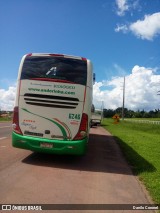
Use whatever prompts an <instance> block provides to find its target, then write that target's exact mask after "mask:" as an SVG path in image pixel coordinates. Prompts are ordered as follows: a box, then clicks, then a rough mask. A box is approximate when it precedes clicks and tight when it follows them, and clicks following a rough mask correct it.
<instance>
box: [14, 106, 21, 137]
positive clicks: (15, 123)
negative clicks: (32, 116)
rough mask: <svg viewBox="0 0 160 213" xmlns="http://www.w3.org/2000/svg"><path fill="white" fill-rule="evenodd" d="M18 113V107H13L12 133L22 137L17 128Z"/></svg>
mask: <svg viewBox="0 0 160 213" xmlns="http://www.w3.org/2000/svg"><path fill="white" fill-rule="evenodd" d="M18 112H19V110H18V107H14V113H13V124H12V128H13V131H14V132H16V133H17V134H21V135H22V131H21V129H20V127H19V113H18Z"/></svg>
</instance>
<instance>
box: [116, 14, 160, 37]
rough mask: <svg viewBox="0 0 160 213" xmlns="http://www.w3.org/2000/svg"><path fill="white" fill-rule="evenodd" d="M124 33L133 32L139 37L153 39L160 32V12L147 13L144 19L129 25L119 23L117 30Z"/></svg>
mask: <svg viewBox="0 0 160 213" xmlns="http://www.w3.org/2000/svg"><path fill="white" fill-rule="evenodd" d="M120 31H122V32H123V33H127V32H129V31H130V32H132V33H133V34H134V35H135V36H136V37H137V38H141V39H146V40H150V41H151V40H153V38H154V37H155V36H157V35H158V34H160V12H158V13H154V14H152V15H145V17H144V19H143V20H138V21H136V22H134V23H131V24H129V25H126V24H121V25H119V24H117V27H116V28H115V32H120Z"/></svg>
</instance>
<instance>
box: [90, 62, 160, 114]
mask: <svg viewBox="0 0 160 213" xmlns="http://www.w3.org/2000/svg"><path fill="white" fill-rule="evenodd" d="M125 79H126V80H125V82H126V84H125V88H126V89H125V107H127V108H128V109H132V110H138V109H140V110H141V109H145V110H153V109H158V108H160V107H159V103H160V100H159V96H157V92H158V91H159V90H160V88H158V84H159V81H160V75H156V74H155V71H154V69H151V68H145V67H140V66H138V65H136V66H134V67H133V69H132V73H131V74H130V75H127V76H126V77H125ZM123 81H124V79H123V77H114V78H113V79H111V80H110V81H103V82H97V83H96V84H95V85H94V90H93V94H94V95H93V97H94V105H95V106H96V108H100V107H99V106H100V105H101V103H102V101H103V102H104V107H105V108H107V109H116V108H118V107H122V99H123ZM110 86H112V89H111V90H110V89H109V88H110ZM104 88H105V89H104Z"/></svg>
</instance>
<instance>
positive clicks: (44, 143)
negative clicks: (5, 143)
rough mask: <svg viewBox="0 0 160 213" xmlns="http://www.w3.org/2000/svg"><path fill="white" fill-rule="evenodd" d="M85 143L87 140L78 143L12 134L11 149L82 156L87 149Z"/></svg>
mask: <svg viewBox="0 0 160 213" xmlns="http://www.w3.org/2000/svg"><path fill="white" fill-rule="evenodd" d="M87 142H88V139H87V138H84V139H83V140H78V141H60V140H49V139H46V138H36V137H35V138H34V137H30V136H23V135H19V134H17V133H15V132H12V146H13V147H16V148H20V149H28V150H31V151H34V152H44V153H50V154H73V155H84V154H85V153H86V149H87Z"/></svg>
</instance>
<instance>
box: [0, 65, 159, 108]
mask: <svg viewBox="0 0 160 213" xmlns="http://www.w3.org/2000/svg"><path fill="white" fill-rule="evenodd" d="M115 67H117V69H119V70H121V69H122V68H121V67H119V66H118V65H117V64H115ZM156 70H157V69H155V68H146V67H142V66H139V65H135V66H134V67H133V68H132V71H131V73H130V74H128V75H126V77H125V79H126V81H125V82H126V84H125V88H126V89H125V107H127V108H128V109H132V110H138V109H140V110H143V109H144V110H153V109H158V108H160V96H159V95H157V92H158V91H160V85H159V82H160V75H157V74H156ZM122 72H123V69H122ZM118 75H119V76H122V75H120V73H118ZM119 76H114V77H113V78H112V79H111V80H109V81H101V82H96V83H95V84H94V87H93V102H94V105H95V107H96V108H101V106H102V101H103V102H104V107H105V108H107V109H116V108H118V107H122V99H123V80H124V78H123V77H119ZM15 94H16V86H10V87H9V88H8V89H6V90H5V89H0V109H1V110H13V107H14V101H15Z"/></svg>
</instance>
